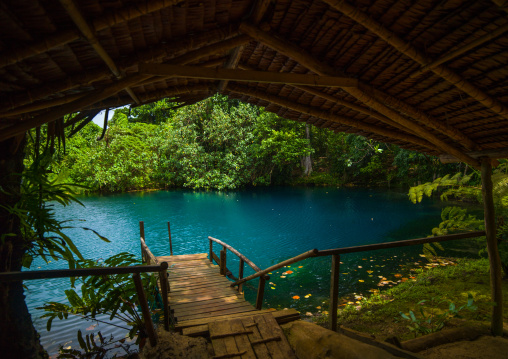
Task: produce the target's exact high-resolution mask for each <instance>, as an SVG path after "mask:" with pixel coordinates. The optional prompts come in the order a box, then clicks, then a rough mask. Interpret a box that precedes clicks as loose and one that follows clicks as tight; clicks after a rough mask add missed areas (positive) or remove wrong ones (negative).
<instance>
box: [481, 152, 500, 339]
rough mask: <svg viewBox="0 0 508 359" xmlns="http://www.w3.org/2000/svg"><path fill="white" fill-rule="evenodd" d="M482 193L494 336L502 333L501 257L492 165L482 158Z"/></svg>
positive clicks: (488, 160)
mask: <svg viewBox="0 0 508 359" xmlns="http://www.w3.org/2000/svg"><path fill="white" fill-rule="evenodd" d="M482 195H483V208H484V216H485V217H484V218H485V236H486V238H487V251H488V253H489V262H490V290H491V293H492V302H493V303H494V305H493V306H492V312H491V313H492V318H491V331H492V334H493V335H495V336H502V335H503V292H502V278H503V277H502V273H501V258H500V256H499V249H498V246H497V236H496V213H495V209H494V198H493V185H492V165H491V163H490V159H488V158H484V159H482Z"/></svg>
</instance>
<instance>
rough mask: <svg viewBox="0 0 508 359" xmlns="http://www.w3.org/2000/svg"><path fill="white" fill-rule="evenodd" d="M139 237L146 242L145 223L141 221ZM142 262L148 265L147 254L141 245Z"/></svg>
mask: <svg viewBox="0 0 508 359" xmlns="http://www.w3.org/2000/svg"><path fill="white" fill-rule="evenodd" d="M139 237H140V239H142V240H143V241H144V240H145V222H143V221H139ZM141 262H142V263H146V254H145V248H144V247H143V244H141Z"/></svg>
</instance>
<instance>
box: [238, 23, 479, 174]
mask: <svg viewBox="0 0 508 359" xmlns="http://www.w3.org/2000/svg"><path fill="white" fill-rule="evenodd" d="M240 31H241V32H243V33H245V34H247V35H249V36H251V37H252V38H254V39H255V40H257V41H259V42H262V43H263V44H265V45H267V46H269V47H271V48H272V49H274V50H276V51H279V52H280V53H282V54H284V55H286V56H289V57H291V58H293V59H295V60H296V61H298V62H299V63H300V64H301V65H303V66H305V67H307V68H308V69H310V70H312V71H314V72H316V73H318V74H320V75H329V76H333V75H336V74H337V71H336V70H335V69H334V68H332V67H331V66H329V65H327V64H325V63H322V62H320V61H318V60H316V59H315V58H314V57H312V56H311V55H310V54H308V53H306V52H305V51H304V50H303V49H301V48H299V47H297V46H295V45H293V44H290V43H288V42H287V41H283V40H281V39H278V38H277V37H275V36H272V35H270V34H268V33H266V32H264V31H262V30H261V29H258V28H256V27H254V26H252V25H249V24H247V23H242V24H241V25H240ZM337 75H341V74H337ZM343 89H344V90H345V91H346V92H348V93H349V94H351V95H352V96H354V97H355V98H357V99H358V100H359V101H361V102H363V103H364V104H365V105H367V106H371V107H372V108H373V109H374V110H376V111H378V112H379V113H381V114H383V115H385V116H386V117H388V118H390V119H392V120H393V121H396V122H398V123H400V124H401V125H403V126H404V127H406V128H408V129H411V130H412V131H414V132H415V133H417V134H418V136H420V137H422V138H424V139H425V140H427V141H429V142H431V143H432V144H434V145H435V146H436V147H438V148H440V149H441V150H442V151H443V152H445V153H449V154H452V155H454V156H455V157H457V158H460V159H461V160H462V161H464V162H466V163H469V164H470V165H472V166H473V167H475V168H479V167H480V163H479V162H478V161H476V160H475V159H473V158H471V157H469V156H466V155H465V154H464V153H462V152H461V151H459V150H458V149H457V148H455V147H453V146H451V145H449V144H448V143H446V142H444V141H442V140H441V139H439V138H438V137H436V136H435V135H434V134H432V133H431V132H429V131H428V130H426V129H425V128H423V127H421V126H420V125H418V124H416V123H415V122H413V121H410V120H408V119H407V118H405V117H403V116H401V115H400V114H399V113H398V112H395V111H394V110H392V109H390V108H388V107H387V106H385V105H383V104H381V103H379V102H378V101H377V100H376V99H375V98H373V97H372V96H370V95H369V94H367V93H365V92H364V91H362V90H361V89H358V88H343Z"/></svg>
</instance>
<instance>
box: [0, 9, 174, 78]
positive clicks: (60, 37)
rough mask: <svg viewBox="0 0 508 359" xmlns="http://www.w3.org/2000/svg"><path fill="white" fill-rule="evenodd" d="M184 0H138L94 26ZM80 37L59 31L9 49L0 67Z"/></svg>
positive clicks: (0, 59) (100, 27)
mask: <svg viewBox="0 0 508 359" xmlns="http://www.w3.org/2000/svg"><path fill="white" fill-rule="evenodd" d="M181 1H182V0H154V1H147V2H138V3H136V4H134V5H132V6H127V7H125V8H122V9H119V10H115V11H112V12H109V13H107V14H104V15H103V16H101V17H99V18H97V19H94V20H93V21H92V27H93V28H94V29H95V31H101V30H104V29H106V28H108V27H112V26H115V25H118V24H121V23H123V22H126V21H129V20H132V19H136V18H138V17H140V16H143V15H146V14H149V13H151V12H154V11H158V10H160V9H163V8H165V7H169V6H173V5H176V4H178V3H179V2H181ZM79 37H80V33H79V31H77V30H75V29H70V30H65V31H58V32H57V33H56V34H54V35H51V36H49V37H47V38H45V39H42V40H39V41H37V42H35V43H32V44H27V45H26V46H20V47H18V48H14V49H9V50H6V51H3V52H2V53H0V68H2V67H5V66H8V65H12V64H15V63H17V62H20V61H23V60H25V59H27V58H29V57H32V56H35V55H39V54H42V53H44V52H47V51H49V50H51V49H54V48H56V47H59V46H63V45H66V44H68V43H71V42H73V41H75V40H78V39H79Z"/></svg>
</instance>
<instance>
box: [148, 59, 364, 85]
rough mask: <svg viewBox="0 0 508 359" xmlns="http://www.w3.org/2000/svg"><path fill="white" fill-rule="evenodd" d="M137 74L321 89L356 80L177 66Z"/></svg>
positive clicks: (152, 67)
mask: <svg viewBox="0 0 508 359" xmlns="http://www.w3.org/2000/svg"><path fill="white" fill-rule="evenodd" d="M139 72H140V73H141V74H146V75H154V76H168V77H188V78H196V79H210V80H228V81H229V80H231V81H245V82H259V83H281V84H285V85H286V84H287V85H293V84H297V85H311V86H322V87H341V88H346V87H356V86H358V80H356V79H352V78H344V77H337V76H321V75H302V74H293V73H283V72H270V71H249V70H234V69H213V68H207V67H201V66H177V65H166V64H139Z"/></svg>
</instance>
